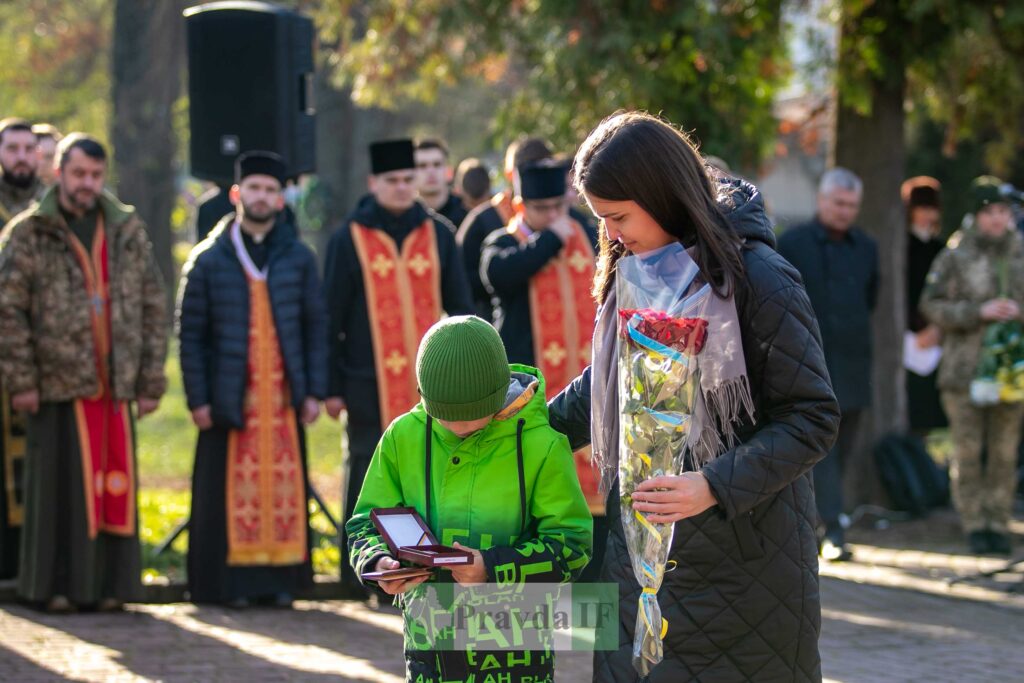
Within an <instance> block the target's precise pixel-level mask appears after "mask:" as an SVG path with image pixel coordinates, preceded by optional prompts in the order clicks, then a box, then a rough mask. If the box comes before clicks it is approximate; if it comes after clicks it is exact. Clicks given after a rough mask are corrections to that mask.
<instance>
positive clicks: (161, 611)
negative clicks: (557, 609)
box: [0, 514, 1024, 683]
mask: <svg viewBox="0 0 1024 683" xmlns="http://www.w3.org/2000/svg"><path fill="white" fill-rule="evenodd" d="M915 525H920V527H916V526H915ZM1017 530H1018V531H1020V530H1021V527H1020V526H1018V529H1017ZM851 538H852V539H853V540H855V541H857V544H856V546H855V548H856V552H857V561H856V562H853V563H847V564H837V565H826V566H823V568H822V574H823V579H822V602H823V610H822V611H823V614H822V616H823V631H822V637H821V651H822V658H823V662H824V665H823V666H824V674H825V679H826V681H831V682H836V683H839V682H841V683H878V682H885V683H901V682H904V681H905V682H907V683H909V682H911V681H914V682H917V681H929V682H930V683H931V682H942V681H950V682H954V681H955V682H956V683H972V682H974V681H979V682H980V681H1019V680H1024V597H1021V596H1011V595H1008V594H1007V593H1006V592H1005V591H1004V589H1005V588H1006V586H1007V585H1010V582H1020V581H1022V580H1024V575H1021V574H1020V573H1019V572H1018V573H1005V574H1002V575H999V576H997V577H995V578H993V579H991V580H987V581H984V582H981V583H980V584H969V585H965V586H955V587H953V588H952V589H951V588H950V587H949V586H948V585H947V580H948V579H949V578H953V577H956V576H962V575H965V574H967V573H969V572H972V571H977V570H979V569H989V568H994V567H996V566H999V564H1000V562H999V561H998V560H993V559H980V558H975V557H971V556H968V555H966V554H964V553H963V549H962V547H961V545H962V542H961V541H960V539H959V535H958V532H957V531H956V528H955V520H953V521H950V518H949V517H948V515H947V516H944V515H942V514H939V515H937V516H935V517H933V518H930V519H929V520H927V521H925V522H913V523H908V524H904V525H898V526H894V527H892V528H891V529H888V530H872V529H869V530H867V531H859V532H854V533H852V534H851ZM922 538H926V539H927V540H924V541H922V540H921V539H922ZM914 539H916V540H914ZM1019 540H1020V537H1019V536H1018V548H1021V547H1022V544H1021V543H1020V542H1019ZM908 545H909V546H914V549H913V550H905V549H902V548H905V547H907V546H908ZM403 673H404V672H403V664H402V659H401V621H400V617H399V616H398V614H397V612H395V611H394V610H393V609H392V608H390V607H386V608H381V609H377V610H374V609H371V608H369V607H367V606H365V605H363V604H361V603H351V602H301V603H298V604H297V605H296V608H295V609H294V610H292V611H279V610H270V609H259V610H250V611H231V610H225V609H220V608H209V607H196V606H193V605H187V604H173V605H133V606H131V607H130V608H129V610H128V611H127V612H126V613H124V614H113V615H101V614H79V615H73V616H68V617H57V616H50V615H45V614H40V613H38V612H35V611H33V610H30V609H27V608H25V607H21V606H17V605H11V604H7V605H0V681H17V682H19V683H22V682H24V683H35V682H38V681H61V680H71V681H103V682H107V681H167V682H172V683H179V682H191V681H204V682H205V681H214V682H219V681H231V682H233V683H234V682H238V681H241V682H243V683H262V682H263V681H314V682H316V681H365V682H381V683H401V681H402V680H404V678H403ZM556 680H557V681H559V682H560V683H561V682H568V683H577V682H579V683H583V682H585V681H589V680H590V658H589V656H587V655H586V654H585V653H562V654H560V656H559V659H558V672H557V676H556Z"/></svg>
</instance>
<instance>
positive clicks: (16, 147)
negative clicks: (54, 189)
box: [0, 119, 46, 226]
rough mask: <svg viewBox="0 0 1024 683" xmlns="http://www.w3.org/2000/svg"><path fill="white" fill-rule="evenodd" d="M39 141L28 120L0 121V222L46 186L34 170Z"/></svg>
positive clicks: (30, 201)
mask: <svg viewBox="0 0 1024 683" xmlns="http://www.w3.org/2000/svg"><path fill="white" fill-rule="evenodd" d="M38 144H39V143H38V139H37V138H36V134H35V133H33V132H32V126H31V125H30V124H29V123H28V121H25V120H23V119H4V120H3V121H0V226H2V225H3V224H5V223H7V222H8V221H9V220H11V219H12V218H14V217H15V216H17V215H18V214H19V213H21V212H22V211H24V210H25V209H27V208H28V207H29V205H30V204H31V203H32V202H34V201H35V200H37V199H39V196H40V195H41V194H42V193H43V190H44V189H46V188H44V187H43V184H42V182H41V181H40V180H39V176H38V174H37V171H38V168H39V157H38V151H37V147H38Z"/></svg>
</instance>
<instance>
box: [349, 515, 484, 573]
mask: <svg viewBox="0 0 1024 683" xmlns="http://www.w3.org/2000/svg"><path fill="white" fill-rule="evenodd" d="M370 520H371V521H373V525H374V526H375V527H376V528H377V531H378V532H380V535H381V536H383V537H384V541H385V543H387V544H388V548H389V549H390V550H391V553H392V555H394V556H395V557H396V558H398V560H400V561H401V560H405V561H406V562H411V563H412V564H416V565H420V566H419V567H401V568H399V569H389V570H386V571H382V572H369V573H366V574H363V578H364V579H370V580H372V581H389V580H393V579H406V578H414V577H416V576H423V575H425V574H429V573H430V569H427V568H428V567H430V568H432V567H441V566H453V565H461V564H470V563H471V562H472V561H473V555H472V553H470V552H469V551H466V550H459V549H457V548H452V547H451V546H447V545H441V544H440V543H438V542H437V538H435V537H434V534H432V533H431V532H430V529H429V528H428V527H427V524H426V522H424V521H423V518H422V517H420V515H419V513H417V512H416V510H415V508H410V507H402V508H378V509H376V510H371V511H370Z"/></svg>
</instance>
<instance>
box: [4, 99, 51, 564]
mask: <svg viewBox="0 0 1024 683" xmlns="http://www.w3.org/2000/svg"><path fill="white" fill-rule="evenodd" d="M37 166H38V161H37V156H36V135H35V133H33V132H32V127H31V126H30V125H29V124H28V122H27V121H23V120H22V119H4V120H3V121H0V227H3V225H4V224H5V223H7V222H8V221H9V220H11V219H12V218H14V217H15V216H16V215H18V214H19V213H21V212H22V211H24V210H25V209H27V208H28V207H29V205H30V204H31V203H32V202H33V201H35V199H36V198H38V196H39V194H40V192H41V191H42V189H43V187H42V185H41V184H40V182H39V179H38V177H37V175H36V170H37ZM24 464H25V418H24V416H23V415H20V414H18V413H17V412H15V411H13V410H11V402H10V396H8V394H7V391H6V389H4V387H3V385H2V383H0V579H10V578H14V577H15V576H17V574H18V546H19V545H20V543H21V523H22V518H23V516H24V500H23V497H24V493H23V490H22V471H23V469H24Z"/></svg>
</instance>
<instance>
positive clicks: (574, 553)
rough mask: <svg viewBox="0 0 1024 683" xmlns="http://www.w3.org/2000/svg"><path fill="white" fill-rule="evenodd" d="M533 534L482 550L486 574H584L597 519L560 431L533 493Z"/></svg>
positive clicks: (510, 577)
mask: <svg viewBox="0 0 1024 683" xmlns="http://www.w3.org/2000/svg"><path fill="white" fill-rule="evenodd" d="M529 508H530V512H529V515H530V518H531V525H530V528H531V529H536V531H535V532H534V533H533V534H532V536H533V537H532V538H530V539H527V540H526V541H523V542H522V543H519V544H518V545H515V546H493V547H491V548H486V549H484V550H481V551H480V554H481V555H482V556H483V560H484V566H485V567H486V569H487V580H488V581H492V582H496V583H498V584H499V585H508V584H516V583H565V582H567V581H573V580H575V579H576V578H578V577H579V575H580V573H581V572H582V571H583V569H584V568H585V567H586V566H587V563H588V562H589V561H590V555H591V552H592V551H593V545H594V520H593V517H591V515H590V510H589V509H588V508H587V501H586V499H585V498H584V497H583V491H582V489H581V488H580V482H579V479H578V478H577V476H576V466H575V464H574V461H573V457H572V452H571V451H570V450H569V446H568V444H567V443H566V442H565V439H563V438H561V437H559V438H558V440H557V441H555V442H554V443H553V444H552V446H551V449H550V450H549V451H548V454H547V457H546V458H545V459H544V464H543V466H542V467H541V470H540V472H539V473H538V474H537V480H536V483H535V484H534V487H533V492H532V494H531V495H530V502H529Z"/></svg>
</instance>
